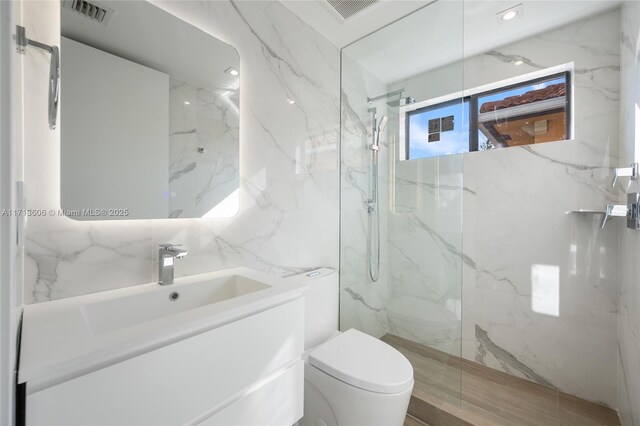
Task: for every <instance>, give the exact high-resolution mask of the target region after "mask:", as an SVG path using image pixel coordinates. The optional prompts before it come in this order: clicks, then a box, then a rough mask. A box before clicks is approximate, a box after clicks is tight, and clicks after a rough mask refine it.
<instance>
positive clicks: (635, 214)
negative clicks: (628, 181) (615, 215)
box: [627, 192, 640, 230]
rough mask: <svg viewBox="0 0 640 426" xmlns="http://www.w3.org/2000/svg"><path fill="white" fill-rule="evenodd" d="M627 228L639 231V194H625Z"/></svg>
mask: <svg viewBox="0 0 640 426" xmlns="http://www.w3.org/2000/svg"><path fill="white" fill-rule="evenodd" d="M627 228H629V229H636V230H638V229H640V194H638V193H637V192H630V193H629V194H627Z"/></svg>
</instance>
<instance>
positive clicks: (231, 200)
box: [168, 78, 240, 218]
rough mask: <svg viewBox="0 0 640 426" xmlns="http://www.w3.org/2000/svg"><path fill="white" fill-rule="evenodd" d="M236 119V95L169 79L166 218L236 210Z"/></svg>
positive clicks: (238, 178) (238, 176)
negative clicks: (167, 197)
mask: <svg viewBox="0 0 640 426" xmlns="http://www.w3.org/2000/svg"><path fill="white" fill-rule="evenodd" d="M185 102H189V103H188V104H185ZM239 123H240V114H239V110H238V99H237V93H233V92H232V91H229V90H224V89H223V90H221V89H217V90H216V89H209V88H204V87H195V86H193V85H191V84H188V83H184V82H182V81H179V80H176V79H173V78H172V79H171V80H170V89H169V194H168V195H169V217H171V218H177V217H187V218H190V217H202V216H204V215H206V214H207V213H209V212H210V211H211V210H212V209H214V208H216V207H217V206H219V205H220V203H222V202H224V203H225V206H221V207H226V204H229V207H227V208H226V209H225V210H230V211H231V212H235V210H237V208H238V205H237V199H236V197H234V195H235V193H236V191H238V188H239V185H240V175H239V167H238V166H239V158H240V150H239V143H238V139H239V134H238V132H239ZM221 207H218V209H220V208H221ZM234 208H235V210H234ZM227 215H229V214H227ZM217 216H220V215H217Z"/></svg>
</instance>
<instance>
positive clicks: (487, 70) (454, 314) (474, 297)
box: [343, 10, 620, 407]
mask: <svg viewBox="0 0 640 426" xmlns="http://www.w3.org/2000/svg"><path fill="white" fill-rule="evenodd" d="M619 28H620V12H619V11H618V10H613V11H610V12H607V13H604V14H602V15H599V16H595V17H591V18H588V19H585V20H582V21H579V22H576V23H574V24H569V25H566V26H564V27H562V28H559V29H556V30H552V31H548V32H545V33H543V34H540V35H538V36H536V37H531V38H528V39H525V40H521V41H519V42H516V43H513V44H509V45H505V46H503V47H501V48H498V49H495V50H493V51H490V52H487V53H486V54H484V55H478V56H474V57H470V58H467V59H465V60H464V62H460V63H454V64H451V65H448V66H445V67H442V68H439V69H436V70H433V71H430V72H428V73H426V74H422V75H418V76H415V77H412V78H409V79H407V80H404V81H399V82H397V83H395V84H391V85H390V86H389V90H395V89H398V88H403V89H404V90H405V91H406V95H407V96H413V97H415V98H416V99H417V100H424V99H430V98H433V97H436V96H441V95H447V94H450V93H453V92H457V91H460V90H461V89H462V88H473V87H478V86H480V85H483V84H488V83H492V82H495V81H500V80H504V79H506V78H509V77H513V76H517V75H520V74H525V73H529V72H533V71H538V70H541V69H545V68H548V67H552V66H557V65H562V64H566V63H570V62H573V66H574V73H573V81H574V96H575V97H574V127H575V134H574V139H573V140H571V141H564V142H558V143H548V144H541V145H536V146H525V147H519V148H509V149H502V150H496V151H492V152H486V153H471V154H465V155H464V157H462V156H448V157H441V158H438V159H424V160H418V161H412V162H407V163H395V165H394V166H395V171H392V172H391V173H392V174H393V175H394V179H393V180H392V181H391V183H392V188H390V194H391V196H390V205H391V206H392V208H391V211H390V212H389V223H388V227H389V232H388V246H389V253H388V262H389V267H388V274H389V276H388V280H389V281H388V289H387V290H386V291H385V293H384V294H385V297H386V298H384V299H383V300H382V301H378V303H377V304H373V303H372V302H371V300H374V297H373V296H369V297H367V296H362V293H360V295H361V296H362V297H361V299H362V300H361V302H362V301H364V302H366V303H367V304H368V305H369V306H370V307H373V308H374V309H370V311H369V312H370V313H371V312H375V315H377V317H383V316H384V315H385V314H386V331H389V332H392V333H394V334H399V335H401V336H403V337H407V338H410V339H413V340H417V341H419V342H422V343H425V344H427V345H430V346H432V347H435V348H438V349H440V350H443V351H446V352H448V353H451V354H454V355H460V354H462V356H463V357H465V358H467V359H471V360H474V361H476V362H478V363H481V364H484V365H487V366H490V367H492V368H496V369H499V370H502V371H505V372H508V373H510V374H514V375H517V376H520V377H524V378H528V379H530V380H534V381H537V382H539V383H543V384H545V385H548V386H552V387H556V388H558V389H560V390H562V391H565V392H568V393H570V394H574V395H577V396H580V397H583V398H586V399H589V400H592V401H596V402H600V403H603V404H607V405H609V406H612V407H616V406H617V401H616V358H617V349H616V348H617V336H616V333H617V324H616V322H617V311H618V265H617V259H618V223H617V222H615V221H614V222H611V223H610V224H609V225H608V226H606V227H605V229H603V230H600V228H599V220H600V217H594V216H582V215H576V214H566V212H569V211H572V210H577V209H603V208H604V207H605V206H606V204H608V203H615V202H617V200H618V196H617V194H616V191H615V190H613V189H612V188H610V187H609V186H610V179H611V168H612V167H615V166H617V165H618V163H619V154H618V139H619V100H620V81H619V80H620V76H619V71H620V42H619ZM465 37H473V35H472V34H465ZM514 55H515V56H518V57H520V56H521V57H524V58H526V60H525V61H524V64H522V65H521V66H515V65H514V64H513V62H511V60H510V59H511V57H513V56H514ZM360 73H361V74H362V73H363V72H362V71H360ZM456 76H459V78H456ZM343 78H344V77H343ZM391 128H393V126H391ZM396 128H397V126H396ZM394 137H396V138H397V135H390V136H389V138H390V140H394V139H393V138H394ZM395 140H397V139H395ZM394 148H396V149H397V147H394ZM396 152H397V151H396ZM346 155H349V154H348V153H346ZM344 157H345V152H344V151H343V164H344V163H345V162H346V161H349V160H348V159H345V158H344ZM392 163H393V162H392ZM352 174H353V173H352ZM343 175H344V173H343ZM343 185H344V183H343ZM343 200H344V194H343ZM343 232H344V226H343ZM361 238H362V237H361ZM343 249H344V247H343ZM360 276H361V277H363V276H364V274H361V275H360ZM540 288H543V289H549V288H557V289H558V297H548V296H545V295H543V294H541V293H540V291H539V289H540ZM369 291H371V290H369ZM552 293H553V292H552ZM376 296H377V295H376ZM343 298H344V294H343ZM540 300H542V301H544V302H546V303H550V304H551V305H553V306H554V308H555V309H556V310H557V314H555V313H551V314H548V313H544V312H540V311H536V309H537V308H536V306H537V302H538V301H540ZM364 302H362V303H361V304H362V305H364V304H365V303H364ZM377 317H376V316H372V317H371V318H373V319H375V318H377ZM367 326H371V324H368V325H364V327H367ZM376 326H378V327H379V326H380V325H378V324H376Z"/></svg>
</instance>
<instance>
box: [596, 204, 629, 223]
mask: <svg viewBox="0 0 640 426" xmlns="http://www.w3.org/2000/svg"><path fill="white" fill-rule="evenodd" d="M626 216H627V206H626V204H607V209H606V210H605V211H604V217H603V218H602V224H601V225H600V229H604V226H605V225H606V224H607V220H609V218H610V217H626Z"/></svg>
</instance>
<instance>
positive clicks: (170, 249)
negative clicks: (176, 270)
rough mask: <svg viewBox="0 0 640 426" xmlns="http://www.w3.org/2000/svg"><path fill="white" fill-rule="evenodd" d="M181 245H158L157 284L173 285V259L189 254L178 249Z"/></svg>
mask: <svg viewBox="0 0 640 426" xmlns="http://www.w3.org/2000/svg"><path fill="white" fill-rule="evenodd" d="M180 245H181V244H160V250H159V251H158V284H160V285H167V284H173V262H174V259H180V258H182V257H185V256H186V255H187V254H188V253H189V252H188V251H186V250H183V249H180V248H178V247H180Z"/></svg>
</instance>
